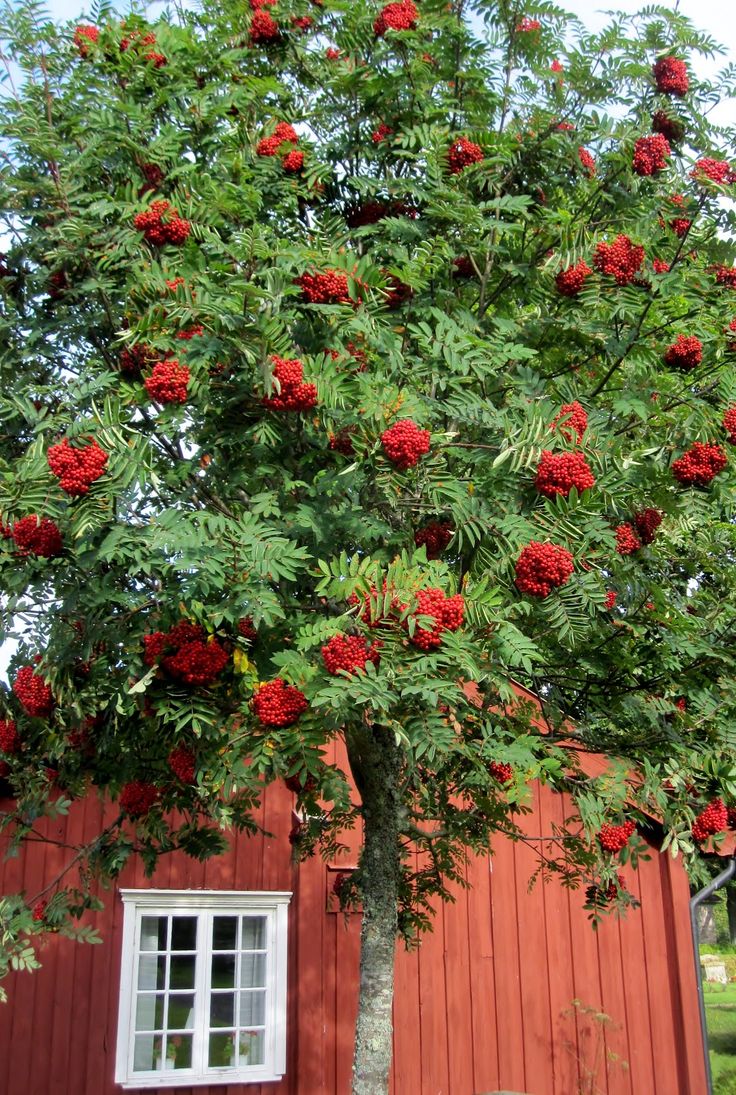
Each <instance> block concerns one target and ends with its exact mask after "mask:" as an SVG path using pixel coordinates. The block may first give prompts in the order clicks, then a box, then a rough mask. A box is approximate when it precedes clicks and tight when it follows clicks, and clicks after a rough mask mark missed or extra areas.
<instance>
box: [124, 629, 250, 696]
mask: <svg viewBox="0 0 736 1095" xmlns="http://www.w3.org/2000/svg"><path fill="white" fill-rule="evenodd" d="M143 650H144V653H143V660H144V662H145V663H146V665H156V664H160V665H161V667H162V668H163V669H164V670H165V671H166V672H167V673H168V674H169V676H170V677H173V678H174V679H175V680H177V681H181V683H182V684H188V685H190V687H198V686H201V685H209V684H212V683H213V682H214V681H215V680H216V679H217V677H219V675H220V673H222V671H223V669H224V668H225V666H226V665H227V663H228V660H229V655H228V653H227V651H226V650H224V649H223V647H222V646H220V644H219V643H218V642H217V640H216V639H213V638H209V639H208V638H207V634H206V632H205V630H204V628H202V627H200V626H199V625H198V624H193V623H191V622H190V621H189V620H181V621H180V622H179V623H178V624H175V625H174V626H173V627H172V628H170V629H169V631H167V632H164V631H153V632H151V633H150V634H149V635H144V636H143Z"/></svg>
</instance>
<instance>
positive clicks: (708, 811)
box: [692, 798, 728, 841]
mask: <svg viewBox="0 0 736 1095" xmlns="http://www.w3.org/2000/svg"><path fill="white" fill-rule="evenodd" d="M727 828H728V810H727V809H726V804H725V803H724V801H723V799H722V798H714V799H713V801H712V802H709V803H708V805H707V806H706V807H705V809H704V810H701V812H700V813H699V814H698V816H697V817H696V818H695V821H694V822H693V828H692V834H693V840H697V841H701V840H705V839H706V838H707V837H709V836H713V834H714V833H722V832H723V831H724V829H727Z"/></svg>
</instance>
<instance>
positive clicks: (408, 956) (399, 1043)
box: [391, 943, 424, 1095]
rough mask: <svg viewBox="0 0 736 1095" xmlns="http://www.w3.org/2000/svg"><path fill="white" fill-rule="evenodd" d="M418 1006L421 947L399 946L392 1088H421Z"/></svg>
mask: <svg viewBox="0 0 736 1095" xmlns="http://www.w3.org/2000/svg"><path fill="white" fill-rule="evenodd" d="M420 1016H421V1012H420V1006H419V950H418V949H417V948H414V949H413V950H407V949H406V947H405V946H404V945H403V943H398V944H397V947H396V974H395V978H394V1014H393V1020H394V1035H393V1066H392V1084H391V1091H392V1092H393V1093H394V1095H403V1092H405V1091H411V1092H419V1091H421V1085H422V1049H423V1038H424V1031H423V1029H422V1023H421V1018H420Z"/></svg>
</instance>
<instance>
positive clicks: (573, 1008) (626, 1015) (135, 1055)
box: [0, 785, 706, 1095]
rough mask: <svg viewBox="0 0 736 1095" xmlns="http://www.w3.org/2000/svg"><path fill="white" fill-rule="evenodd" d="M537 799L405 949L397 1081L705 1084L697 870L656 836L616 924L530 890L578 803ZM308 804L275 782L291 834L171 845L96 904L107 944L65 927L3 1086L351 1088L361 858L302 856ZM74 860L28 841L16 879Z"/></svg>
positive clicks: (23, 1014)
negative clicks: (356, 872)
mask: <svg viewBox="0 0 736 1095" xmlns="http://www.w3.org/2000/svg"><path fill="white" fill-rule="evenodd" d="M533 804H534V810H533V812H532V813H530V814H529V815H527V816H526V817H525V818H524V819H523V821H522V824H523V825H524V826H525V829H526V831H527V833H528V836H529V837H530V838H532V839H530V842H529V844H528V845H525V844H524V843H517V844H512V843H510V842H508V841H505V840H499V841H497V843H496V845H495V854H494V855H493V856H492V857H483V858H475V859H471V860H470V861H469V862H468V865H467V875H468V880H469V881H470V883H471V888H470V889H469V890H458V892H457V895H456V897H457V900H456V902H455V903H454V904H451V905H448V906H444V907H441V908H440V909H439V911H438V914H437V919H436V924H435V930H434V932H433V934H431V935H430V936H428V937H426V938H425V939H424V941H423V943H422V945H421V947H420V948H419V949H418V950H416V951H413V952H410V953H407V952H406V951H404V949H403V948H399V954H398V968H397V977H396V1000H395V1035H394V1064H393V1072H392V1091H393V1092H394V1095H481V1093H488V1092H494V1091H496V1090H498V1089H502V1090H511V1091H515V1092H529V1093H531V1095H577V1093H578V1092H579V1091H584V1092H586V1093H587V1092H596V1093H598V1092H601V1093H607V1095H705V1093H706V1081H705V1071H704V1058H703V1045H702V1039H701V1033H700V1027H699V1021H698V999H697V988H696V978H695V972H694V962H693V944H692V939H691V934H690V925H689V917H688V897H689V890H688V882H687V878H686V875H685V873H684V871H683V869H682V867H681V866H680V865H679V863H678V862H673V861H672V860H671V859H670V857H669V856H667V855H659V854H657V852H656V850H655V851H653V854H652V857H651V859H650V860H649V861H648V862H644V863H642V864H641V865H640V867H639V870H638V871H637V872H634V871H632V870H631V869H630V868H626V869H625V871H624V873H625V877H626V883H627V885H628V887H629V888H630V889H631V890H632V891H633V892H634V893H635V895H636V896H637V897H638V898H639V899H640V901H641V908H640V909H639V910H638V911H634V912H630V913H629V915H628V916H627V917H626V918H625V919H624V920H621V921H618V920H615V919H609V920H606V921H605V922H604V923H603V925H602V926H601V928H600V929H599V931H598V933H597V934H596V933H594V932H593V931H592V930H591V928H590V926H589V922H588V919H587V915H586V913H585V912H584V911H583V909H582V904H583V897H582V895H581V894H580V893H571V892H568V891H566V890H565V889H563V888H562V887H561V886H559V885H558V884H556V883H549V884H546V885H541V884H537V885H536V886H535V887H534V888H533V889H532V890H531V891H530V892H529V891H528V888H527V883H528V879H529V876H530V875H531V873H532V871H533V869H534V866H535V863H536V858H535V854H534V851H533V846H534V844H535V842H536V841H537V840H538V838H539V837H541V836H543V835H545V834H549V833H550V832H551V831H552V826H553V824H554V823H560V822H561V821H562V820H563V812H564V810H565V809H566V806H567V803H566V801H565V798H564V796H561V795H559V794H555V793H553V792H551V791H550V790H548V789H547V788H544V787H539V786H536V787H534V788H533ZM293 805H294V798H293V796H292V795H291V793H290V792H288V791H287V790H286V788H285V787H284V786H283V785H273V786H271V787H269V788H268V790H267V792H266V794H265V796H264V801H263V806H262V816H261V817H260V821H261V824H262V825H263V827H264V829H266V830H267V831H269V832H271V833H272V834H274V835H273V837H272V838H260V837H259V838H252V837H247V836H236V837H234V839H233V842H232V849H231V852H230V854H229V855H228V856H226V857H222V858H221V859H219V860H213V861H210V862H209V863H206V864H200V863H197V862H194V861H192V860H190V859H187V858H185V857H184V856H182V855H174V856H171V857H168V858H166V859H164V860H162V861H161V862H160V865H159V867H158V870H157V872H156V874H155V876H154V878H153V879H152V880H146V879H145V878H144V876H143V872H142V870H141V869H140V867H138V866H131V867H130V869H127V870H126V871H125V872H124V874H123V875H122V877H121V878H120V880H119V882H118V885H117V886H115V887H114V888H112V889H111V890H109V891H108V892H106V893H104V894H103V895H102V896H103V898H104V900H105V911H104V912H102V913H99V914H97V915H96V916H95V917H93V918H91V919H92V920H93V921H94V922H95V923H96V926H97V927H98V928H99V930H100V932H101V934H102V936H103V938H104V943H103V945H102V946H85V945H78V944H75V943H72V942H71V941H69V940H66V939H64V938H62V937H59V936H56V935H48V936H47V937H46V938H45V941H44V943H43V945H42V949H41V958H42V961H43V968H42V969H41V970H40V971H39V972H37V973H34V974H32V975H28V974H23V975H19V976H16V977H13V978H10V979H9V980H8V981H6V982H5V984H6V986H7V988H8V991H9V996H10V1002H9V1003H8V1004H6V1005H4V1006H3V1005H0V1092H2V1093H3V1095H112V1093H113V1092H119V1091H121V1090H122V1087H121V1086H120V1084H119V1083H117V1082H116V1068H117V1076H118V1078H119V1079H121V1080H123V1081H124V1085H125V1086H126V1087H128V1088H131V1089H137V1088H139V1087H142V1088H145V1089H147V1090H148V1091H154V1092H165V1091H168V1090H171V1089H172V1088H173V1089H174V1090H176V1091H178V1092H180V1093H181V1095H196V1093H200V1095H215V1093H218V1095H228V1092H244V1093H245V1092H248V1093H249V1095H267V1093H268V1095H287V1093H288V1095H344V1093H348V1092H349V1090H350V1065H351V1052H352V1034H353V1025H354V1020H355V1010H356V999H357V975H358V949H359V915H353V916H351V917H349V918H347V920H346V918H345V917H344V916H343V915H342V914H339V913H337V912H335V911H334V909H333V908H332V898H331V888H332V883H333V881H334V875H335V871H336V870H337V869H339V866H340V864H333V865H329V864H328V865H325V864H324V863H323V862H321V861H320V860H319V859H318V858H316V857H315V858H314V859H311V860H309V861H307V862H306V863H304V864H302V865H300V866H296V865H295V864H294V863H293V862H292V860H291V848H290V845H289V842H288V832H289V830H290V828H291V826H292V821H293V817H292V810H293ZM103 814H104V810H103V807H102V805H101V804H100V803H99V802H98V801H96V800H95V798H93V797H90V798H89V799H88V800H87V801H85V802H80V803H78V804H76V805H75V807H74V808H73V810H72V812H71V814H70V816H69V817H68V818H67V819H61V820H59V821H58V822H55V823H54V824H53V825H51V826H50V835H52V836H53V837H54V838H55V839H57V840H59V841H62V842H63V843H66V844H71V845H77V844H79V843H81V842H83V841H84V840H85V839H87V838H90V837H91V836H92V835H94V834H96V833H97V832H99V830H100V827H101V825H102V822H103ZM65 857H68V852H64V851H63V850H62V849H60V848H59V847H57V846H56V845H53V844H46V845H37V846H36V847H35V848H33V849H31V850H27V851H26V852H25V854H24V855H22V856H21V857H20V858H18V859H12V860H9V861H8V862H6V863H4V864H3V865H2V867H1V868H0V869H1V870H2V880H1V891H2V892H4V893H13V892H18V891H19V890H24V891H25V892H26V893H27V894H28V895H33V894H35V893H36V892H38V891H39V890H40V889H41V888H42V886H43V885H45V884H46V883H47V882H48V881H49V880H50V879H52V878H53V877H54V876H55V875H56V874H57V873H58V872H59V871H60V870H61V868H62V866H63V863H64V862H65ZM354 862H355V860H354V859H352V860H351V859H350V858H348V859H347V860H345V863H346V864H347V865H350V864H351V863H354ZM122 891H125V898H126V900H125V901H124V900H123V898H122V897H121V892H122ZM152 891H155V892H152ZM288 895H291V896H290V898H289V896H288ZM141 902H147V904H145V905H142V904H141ZM282 987H283V993H282ZM576 1001H577V1003H575V1002H576ZM177 1032H178V1033H177ZM268 1076H270V1077H272V1078H271V1079H265V1077H268ZM274 1076H281V1079H273V1077H274ZM258 1077H261V1080H260V1081H259V1080H258ZM225 1084H227V1085H229V1086H224V1085H225Z"/></svg>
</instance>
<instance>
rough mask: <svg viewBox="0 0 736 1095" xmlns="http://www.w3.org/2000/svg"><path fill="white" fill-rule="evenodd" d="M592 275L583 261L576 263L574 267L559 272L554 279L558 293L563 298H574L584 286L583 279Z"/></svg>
mask: <svg viewBox="0 0 736 1095" xmlns="http://www.w3.org/2000/svg"><path fill="white" fill-rule="evenodd" d="M592 273H593V271H592V270H591V268H590V267H589V266H588V264H587V262H585V260H584V259H583V260H581V261H580V262H578V263H576V264H575V266H568V267H567V269H566V270H560V272H559V274H558V275H557V276H556V278H555V285H556V286H557V291H558V293H562V295H563V297H576V296H577V295H578V294H579V293H580V291H581V290H582V288H583V286H584V285H585V279H586V278H587V277H590V275H591V274H592Z"/></svg>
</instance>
